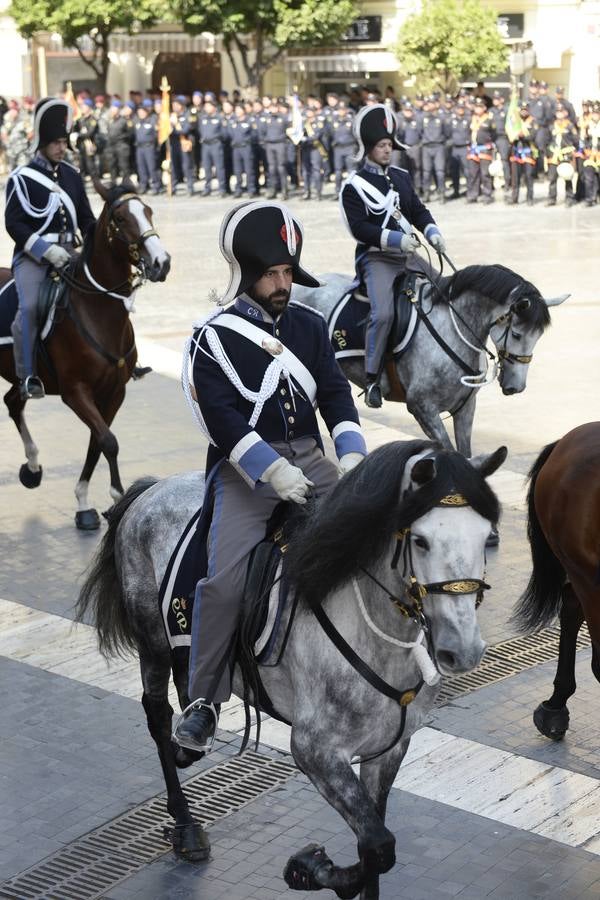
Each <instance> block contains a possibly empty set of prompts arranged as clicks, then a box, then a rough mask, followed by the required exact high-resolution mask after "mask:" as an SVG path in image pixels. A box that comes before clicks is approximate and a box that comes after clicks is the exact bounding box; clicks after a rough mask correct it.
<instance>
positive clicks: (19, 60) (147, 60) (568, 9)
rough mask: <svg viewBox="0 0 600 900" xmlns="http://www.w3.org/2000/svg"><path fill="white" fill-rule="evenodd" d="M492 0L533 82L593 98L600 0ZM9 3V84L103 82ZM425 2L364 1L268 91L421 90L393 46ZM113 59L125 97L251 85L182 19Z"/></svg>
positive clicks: (218, 47)
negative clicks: (528, 63) (21, 28)
mask: <svg viewBox="0 0 600 900" xmlns="http://www.w3.org/2000/svg"><path fill="white" fill-rule="evenodd" d="M484 2H485V3H486V5H487V6H489V7H490V8H491V9H493V10H494V12H495V13H496V15H497V16H498V21H499V27H500V28H501V30H502V33H503V35H504V37H505V40H506V41H507V43H508V44H510V45H512V46H515V47H519V46H520V45H521V44H523V43H525V42H529V43H531V45H532V47H533V50H534V51H535V65H534V67H533V68H531V69H529V70H528V71H527V72H525V73H524V75H523V76H522V77H521V84H522V86H523V88H524V89H526V88H527V83H528V80H529V79H530V78H531V77H537V78H540V79H544V80H546V81H547V82H548V83H549V85H550V88H551V89H552V88H553V87H555V86H556V85H558V84H561V85H564V87H565V88H566V90H567V94H568V96H569V97H570V98H571V100H572V101H573V102H574V103H576V104H578V103H580V102H581V100H582V99H584V98H588V97H589V98H594V99H597V98H600V0H484ZM7 5H8V3H7V0H0V49H1V50H2V52H3V56H2V59H3V66H2V72H1V73H0V93H4V94H5V95H7V96H19V95H23V94H26V93H34V94H36V95H41V94H44V93H54V92H57V91H60V90H63V89H64V86H65V83H66V82H67V81H71V82H72V83H73V87H74V89H75V90H77V89H81V88H83V87H89V88H90V89H91V90H94V87H95V79H94V74H93V72H92V71H91V69H90V68H89V67H87V66H86V65H85V64H84V63H83V62H82V61H81V59H80V58H79V56H78V55H77V53H76V52H75V51H73V50H70V49H68V48H64V47H63V46H62V43H61V41H60V37H59V36H58V35H40V36H39V37H37V38H36V40H35V41H29V42H27V41H24V40H23V39H21V38H20V37H19V36H18V33H17V30H16V28H15V27H14V23H13V22H12V20H10V19H9V18H8V17H7V16H6V15H2V9H3V8H4V10H5V9H6V7H7ZM419 6H420V2H418V0H415V2H410V0H409V2H407V0H362V3H361V16H360V17H359V18H358V19H357V20H356V21H355V23H354V24H353V26H352V27H351V28H350V29H349V31H348V33H347V34H346V35H345V36H344V38H343V39H342V40H341V41H340V42H339V43H338V44H337V45H336V46H332V47H326V48H315V49H314V50H310V51H306V50H298V51H294V50H291V51H289V52H288V53H287V54H285V55H284V57H283V58H282V59H281V60H280V62H279V63H278V64H277V65H276V66H274V67H273V68H272V69H271V70H269V72H268V73H267V74H266V76H265V78H264V83H263V90H264V91H265V92H267V93H271V94H274V95H279V94H289V93H291V92H292V90H293V89H294V88H297V89H298V91H299V92H300V93H303V94H306V93H317V94H321V95H323V94H325V93H326V91H328V90H335V91H338V92H342V91H344V92H347V91H349V90H351V88H352V87H354V86H356V85H364V86H367V87H371V88H374V89H377V90H379V91H381V92H383V91H384V90H385V88H386V86H388V85H391V86H392V87H393V88H394V90H395V92H396V94H398V95H399V94H404V93H408V94H411V93H414V91H415V90H416V85H415V84H414V82H413V80H411V79H410V77H408V75H407V73H403V72H401V71H399V67H398V61H397V60H396V57H395V56H394V54H393V52H392V50H391V49H390V48H391V47H392V46H393V45H394V43H395V42H396V39H397V35H398V31H399V28H400V26H401V25H402V22H403V21H404V20H405V19H406V17H407V16H408V15H410V14H411V13H412V12H414V11H416V10H418V8H419ZM110 59H111V67H110V70H109V76H108V83H107V90H108V92H109V93H118V94H120V95H121V96H126V95H127V93H128V92H129V91H130V90H147V89H150V88H157V87H158V85H159V84H160V79H161V76H162V75H163V74H165V75H167V77H168V78H169V81H170V83H171V85H172V86H173V89H174V91H175V92H177V93H189V92H191V91H192V90H194V89H201V90H215V91H218V90H219V89H221V88H226V89H228V90H231V89H233V88H235V87H242V89H243V85H238V84H237V79H236V76H235V74H234V68H233V67H232V64H231V61H230V59H229V57H228V55H227V53H225V52H224V48H223V46H222V43H221V41H220V39H219V37H216V36H214V35H210V34H204V35H200V36H197V37H191V36H189V35H186V34H184V33H183V32H182V30H181V29H180V28H178V27H177V26H174V25H160V26H157V27H155V28H153V29H151V30H148V31H145V32H141V33H139V34H135V35H128V34H114V35H113V36H112V38H111V52H110ZM6 60H11V61H12V64H6ZM238 70H241V69H240V67H239V66H238ZM473 75H474V77H477V73H473ZM487 81H488V83H489V84H490V85H497V86H501V87H505V88H508V87H509V85H510V74H509V72H508V71H507V72H505V73H498V75H497V76H496V77H495V78H490V79H487Z"/></svg>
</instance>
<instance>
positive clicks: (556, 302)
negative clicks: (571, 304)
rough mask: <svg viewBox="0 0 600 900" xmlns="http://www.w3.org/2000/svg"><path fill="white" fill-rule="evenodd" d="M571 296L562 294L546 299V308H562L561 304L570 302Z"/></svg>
mask: <svg viewBox="0 0 600 900" xmlns="http://www.w3.org/2000/svg"><path fill="white" fill-rule="evenodd" d="M570 296H571V295H570V294H560V295H559V296H558V297H550V298H547V297H544V303H545V304H546V306H560V304H561V303H564V302H565V300H568V299H569V297H570Z"/></svg>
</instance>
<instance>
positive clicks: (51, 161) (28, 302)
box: [5, 97, 96, 400]
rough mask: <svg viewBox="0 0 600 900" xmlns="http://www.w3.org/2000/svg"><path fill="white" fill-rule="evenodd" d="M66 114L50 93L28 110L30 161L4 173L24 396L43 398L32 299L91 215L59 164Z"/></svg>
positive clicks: (74, 175) (72, 172) (75, 176)
mask: <svg viewBox="0 0 600 900" xmlns="http://www.w3.org/2000/svg"><path fill="white" fill-rule="evenodd" d="M71 119H72V113H71V108H70V106H69V104H68V103H66V102H65V101H64V100H59V99H57V98H55V97H46V98H45V99H44V100H40V101H39V103H38V104H37V106H36V108H35V114H34V138H33V144H32V150H33V151H34V153H35V156H34V157H33V160H32V161H31V162H30V163H29V164H28V165H26V166H19V168H17V169H15V170H14V171H13V172H11V174H10V175H9V178H8V182H7V185H6V210H5V225H6V230H7V232H8V233H9V235H10V236H11V238H12V239H13V241H14V242H15V252H14V256H13V262H12V269H13V274H14V278H15V285H16V288H17V294H18V297H19V308H18V310H17V315H16V317H15V320H14V322H13V325H12V335H13V340H14V347H13V349H14V354H15V368H16V372H17V377H18V378H19V382H20V389H21V396H22V397H23V399H24V400H27V399H29V398H36V399H37V398H41V397H43V396H44V385H43V384H42V381H41V379H40V378H39V377H38V376H37V375H35V372H34V363H35V360H34V354H35V345H36V339H37V300H38V293H39V289H40V285H41V284H42V282H43V280H44V278H45V277H46V274H47V272H48V269H49V267H50V266H52V267H53V268H54V269H60V268H62V267H63V266H64V265H65V264H66V263H68V262H69V259H70V257H71V252H72V250H73V247H74V240H75V233H76V231H77V229H78V228H79V229H80V230H81V232H82V234H83V235H85V234H86V232H87V231H88V230H89V229H90V228H93V226H94V224H95V221H96V220H95V218H94V214H93V213H92V210H91V208H90V204H89V201H88V198H87V194H86V192H85V187H84V185H83V179H82V177H81V175H80V174H79V172H78V171H77V169H75V168H74V167H73V166H71V165H70V164H69V163H66V162H64V161H63V160H64V156H65V153H66V150H67V139H68V135H69V129H70V127H71Z"/></svg>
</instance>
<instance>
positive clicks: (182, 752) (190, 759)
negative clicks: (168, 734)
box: [171, 741, 206, 769]
mask: <svg viewBox="0 0 600 900" xmlns="http://www.w3.org/2000/svg"><path fill="white" fill-rule="evenodd" d="M171 744H172V747H173V755H174V757H175V765H176V766H177V768H178V769H187V767H188V766H191V765H193V763H195V762H198V760H199V759H202V757H203V756H205V755H206V754H205V753H195V752H194V751H193V750H187V749H186V748H185V747H180V746H179V744H176V743H175V741H171Z"/></svg>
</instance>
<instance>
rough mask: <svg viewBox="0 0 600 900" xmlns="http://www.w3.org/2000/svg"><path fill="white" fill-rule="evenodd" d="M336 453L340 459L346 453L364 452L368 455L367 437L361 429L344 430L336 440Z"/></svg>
mask: <svg viewBox="0 0 600 900" xmlns="http://www.w3.org/2000/svg"><path fill="white" fill-rule="evenodd" d="M334 445H335V455H336V456H337V458H338V459H341V458H342V456H345V455H346V453H362V455H363V456H366V455H367V445H366V444H365V439H364V437H363V436H362V434H361V433H360V432H359V431H343V432H342V434H340V435H339V436H338V437H337V438H336V439H335V441H334Z"/></svg>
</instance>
